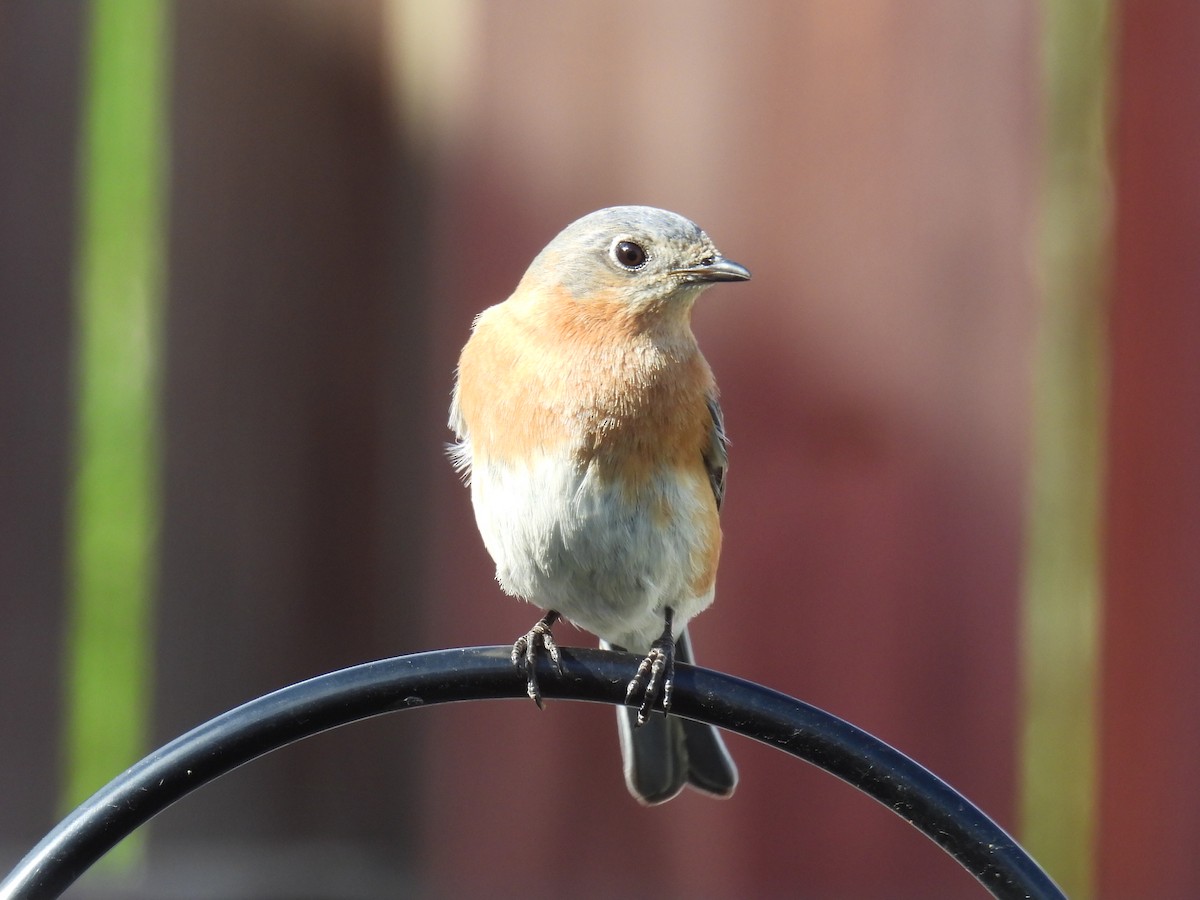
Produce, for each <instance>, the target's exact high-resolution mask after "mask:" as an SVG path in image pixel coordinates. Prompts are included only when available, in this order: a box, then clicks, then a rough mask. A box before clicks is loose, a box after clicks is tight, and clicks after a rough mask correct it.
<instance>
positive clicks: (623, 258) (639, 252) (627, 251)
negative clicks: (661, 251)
mask: <svg viewBox="0 0 1200 900" xmlns="http://www.w3.org/2000/svg"><path fill="white" fill-rule="evenodd" d="M613 255H614V256H616V258H617V262H619V263H620V264H621V265H623V266H624V267H625V268H627V269H640V268H641V267H642V266H644V265H645V264H646V251H645V250H643V249H642V247H641V245H640V244H635V243H634V242H633V241H621V242H620V243H618V244H617V246H615V247H613Z"/></svg>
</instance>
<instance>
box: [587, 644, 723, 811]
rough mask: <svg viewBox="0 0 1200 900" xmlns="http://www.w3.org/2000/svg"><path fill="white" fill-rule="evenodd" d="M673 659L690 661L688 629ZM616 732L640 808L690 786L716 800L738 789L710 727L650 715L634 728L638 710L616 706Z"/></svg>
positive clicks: (720, 743)
mask: <svg viewBox="0 0 1200 900" xmlns="http://www.w3.org/2000/svg"><path fill="white" fill-rule="evenodd" d="M603 646H606V647H613V649H620V648H617V647H614V646H613V645H611V644H607V643H603ZM675 658H676V659H677V660H678V661H679V662H685V663H690V662H692V646H691V641H690V640H689V638H688V634H687V630H686V629H685V630H684V631H683V632H681V633H680V635H679V637H678V638H677V639H676V641H675ZM617 733H618V735H619V736H620V739H621V757H622V759H623V760H624V764H625V784H626V785H627V786H628V788H629V792H630V793H631V794H633V796H634V798H635V799H636V800H637V801H638V802H639V803H643V804H645V805H647V806H652V805H654V804H656V803H665V802H666V801H668V800H670V799H671V798H672V797H674V796H675V795H676V794H678V793H679V792H680V791H681V790H683V788H684V786H685V785H689V784H690V785H691V786H692V787H693V788H695V789H697V790H700V791H703V792H704V793H706V794H712V795H713V796H715V797H728V796H729V795H731V794H732V793H733V789H734V788H735V787H737V780H738V774H737V766H735V765H734V763H733V758H732V757H731V756H730V755H729V751H728V750H727V749H726V748H725V742H724V741H723V740H721V735H720V733H719V732H718V731H717V729H716V728H714V727H713V726H711V725H704V724H702V723H700V722H693V721H692V720H691V719H681V718H679V717H678V716H664V715H662V714H661V713H654V714H652V715H651V716H650V718H649V719H647V720H646V723H645V724H644V725H642V726H641V727H638V725H637V710H635V709H630V708H628V707H623V706H622V707H617Z"/></svg>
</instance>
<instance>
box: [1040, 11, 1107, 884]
mask: <svg viewBox="0 0 1200 900" xmlns="http://www.w3.org/2000/svg"><path fill="white" fill-rule="evenodd" d="M1110 15H1111V13H1110V9H1109V4H1108V3H1106V2H1096V3H1075V2H1073V0H1051V2H1049V3H1048V4H1046V6H1045V7H1044V22H1043V24H1044V31H1043V35H1044V36H1043V83H1044V85H1045V98H1046V105H1045V109H1046V168H1045V177H1044V181H1043V209H1042V221H1041V234H1040V248H1039V249H1040V268H1041V283H1042V289H1043V307H1042V317H1041V323H1040V334H1039V336H1038V357H1037V370H1036V397H1035V403H1034V463H1033V472H1032V494H1031V504H1030V518H1029V528H1028V546H1027V553H1026V559H1027V564H1026V573H1025V585H1024V595H1025V596H1024V600H1025V603H1024V610H1023V623H1022V624H1023V636H1024V683H1025V698H1024V705H1025V708H1024V715H1023V721H1024V733H1023V735H1022V747H1021V770H1022V771H1021V785H1020V791H1021V794H1020V798H1019V800H1020V802H1019V808H1020V837H1021V841H1022V843H1023V844H1024V846H1025V847H1026V849H1027V850H1029V852H1030V853H1031V854H1032V855H1033V856H1034V858H1036V859H1037V860H1038V861H1039V862H1040V863H1041V864H1042V865H1043V867H1045V869H1046V870H1047V871H1048V872H1049V873H1050V874H1051V876H1053V877H1054V878H1055V879H1056V880H1057V881H1058V882H1059V884H1060V885H1061V886H1062V888H1063V889H1064V890H1065V891H1066V893H1067V895H1068V896H1070V897H1074V898H1079V900H1084V898H1088V897H1091V896H1094V894H1095V884H1094V869H1095V835H1096V777H1097V758H1096V756H1097V750H1096V747H1097V720H1096V715H1097V713H1096V710H1097V702H1098V701H1097V692H1098V687H1097V678H1098V672H1097V652H1098V646H1099V631H1100V625H1101V602H1102V600H1101V580H1100V549H1099V548H1100V524H1101V514H1102V513H1101V510H1102V507H1101V479H1102V473H1103V454H1102V446H1103V432H1104V420H1103V405H1104V396H1105V371H1106V368H1105V365H1104V346H1105V345H1104V322H1105V304H1104V299H1105V289H1106V285H1107V274H1108V273H1107V270H1106V261H1107V259H1108V249H1109V240H1110V231H1111V198H1110V193H1111V188H1110V175H1109V170H1108V157H1107V138H1108V131H1107V129H1108V96H1109V79H1110V71H1111V66H1112V59H1111V41H1110V34H1109V28H1110Z"/></svg>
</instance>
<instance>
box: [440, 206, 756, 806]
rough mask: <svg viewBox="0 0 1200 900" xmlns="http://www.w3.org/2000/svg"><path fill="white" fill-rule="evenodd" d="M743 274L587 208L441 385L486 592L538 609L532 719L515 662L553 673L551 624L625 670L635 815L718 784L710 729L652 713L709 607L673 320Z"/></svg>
mask: <svg viewBox="0 0 1200 900" xmlns="http://www.w3.org/2000/svg"><path fill="white" fill-rule="evenodd" d="M749 278H750V272H749V270H747V269H746V268H745V267H744V266H742V265H740V264H738V263H736V262H733V261H732V260H729V259H726V258H725V257H724V256H722V255H721V253H720V252H719V251H718V250H717V248H716V246H715V245H714V244H713V242H712V240H711V239H710V238H709V237H708V235H707V234H706V233H705V232H704V231H703V230H702V229H701V228H700V227H699V226H698V225H696V224H695V223H694V222H692V221H691V220H689V219H687V218H685V217H683V216H681V215H678V214H677V213H673V212H668V211H667V210H663V209H658V208H654V207H649V206H614V207H609V208H606V209H600V210H597V211H595V212H592V213H589V214H588V215H585V216H583V217H582V218H580V219H578V220H577V221H575V222H573V223H572V224H570V225H568V226H567V227H566V228H565V229H563V230H562V231H561V232H560V233H559V234H558V235H557V236H556V237H554V238H553V239H552V240H551V241H550V243H549V244H547V245H546V247H545V248H544V249H543V250H542V251H541V252H540V253H538V254H537V256H536V257H535V258H534V259H533V261H532V263H531V264H530V265H529V267H528V269H527V270H526V271H525V274H524V275H523V276H522V278H521V279H520V281H519V283H518V284H517V287H516V289H515V291H514V292H513V293H512V294H511V295H510V296H509V297H508V299H506V300H504V301H503V302H501V303H498V304H496V305H494V306H491V307H489V308H487V309H485V310H484V311H483V312H481V313H480V314H479V315H478V316H476V318H475V320H474V324H473V326H472V328H471V333H470V337H469V339H468V341H467V343H466V345H465V346H464V347H463V350H462V353H461V355H460V357H459V360H458V366H457V369H456V373H455V380H454V388H453V392H452V397H451V404H450V422H449V426H450V429H451V430H452V431H453V432H454V434H455V440H454V441H453V442H452V443H450V444H449V445H448V452H449V454H450V458H451V461H452V462H453V464H454V465H455V467H456V468H457V470H458V471H459V472H460V474H461V475H462V476H463V479H464V481H465V482H466V483H467V484H468V485H469V487H470V492H471V501H472V506H473V508H474V513H475V522H476V524H477V526H478V528H479V532H480V534H481V536H482V538H483V543H484V545H485V546H486V548H487V550H488V552H489V554H490V555H491V557H492V559H493V561H494V562H495V565H496V579H497V581H498V582H499V585H500V587H501V589H502V590H503V591H504V592H505V593H507V594H510V595H512V596H514V597H517V598H520V599H524V600H526V601H528V602H530V603H532V604H534V605H535V606H537V607H539V608H540V609H541V610H543V611H544V612H545V615H544V616H543V617H542V618H541V619H540V620H539V621H538V622H537V623H536V624H535V625H534V626H533V628H531V629H530V630H529V632H527V633H526V634H524V635H522V636H521V637H520V638H518V639H517V640H516V641H515V642H514V644H513V650H512V661H513V664H514V665H515V666H516V667H517V668H518V669H520V670H521V671H522V672H523V674H524V675H525V677H526V680H527V692H528V694H529V696H530V697H531V698H532V699H533V700H534V701H535V702H536V703H537V705H538V706H539V707H541V706H542V694H541V689H540V687H539V685H538V679H537V676H536V674H535V663H536V660H537V657H538V655H539V654H541V653H544V654H546V655H547V656H548V657H549V658H550V661H551V662H552V663H553V665H554V666H555V667H556V668H557V669H558V672H559V673H560V674H561V654H560V651H559V649H558V645H557V643H556V642H555V640H554V636H553V634H552V630H551V629H552V627H553V626H554V624H555V623H556V622H558V621H559V620H560V619H566V620H568V621H569V622H570V623H572V624H574V625H575V626H577V627H579V628H582V629H583V630H585V631H589V632H591V633H592V634H594V635H596V636H598V637H599V638H600V643H601V646H602V647H606V648H610V649H615V650H625V651H628V652H631V653H634V654H638V655H641V656H642V657H643V659H642V662H641V664H640V665H639V667H638V669H637V672H636V675H635V677H634V678H633V679H631V681H630V682H629V684H628V688H627V694H626V706H624V707H618V708H617V723H618V734H619V739H620V748H621V754H622V758H623V768H624V775H625V782H626V786H627V787H628V789H629V791H630V793H631V794H632V795H633V796H634V798H635V799H637V800H638V801H639V802H640V803H642V804H644V805H648V806H649V805H654V804H658V803H663V802H665V801H667V800H670V799H671V798H672V797H674V796H676V795H677V794H678V793H679V792H680V791H681V790H682V789H683V788H684V787H685V786H689V785H690V786H691V787H693V788H695V789H698V790H700V791H702V792H704V793H707V794H710V795H713V796H718V797H725V796H729V795H731V794H732V793H733V790H734V788H735V787H736V785H737V779H738V774H737V768H736V766H735V764H734V762H733V759H732V757H731V756H730V754H729V752H728V750H727V748H726V747H725V744H724V742H723V741H722V739H721V737H720V734H719V733H718V732H717V730H716V729H715V728H713V727H712V726H709V725H703V724H700V723H696V722H692V721H690V720H686V719H681V718H679V717H677V716H669V715H667V713H668V712H669V710H670V704H671V692H672V687H673V682H674V666H675V661H676V660H677V659H678V660H680V661H683V662H688V663H690V662H692V661H693V653H692V646H691V640H690V637H689V634H688V624H689V623H690V622H691V620H692V619H693V618H694V617H695V616H696V615H697V614H698V613H700V612H701V611H703V610H704V609H706V608H707V607H708V606H709V605H710V604H711V603H712V601H713V596H714V584H715V579H716V571H717V562H718V557H719V554H720V550H721V526H720V521H719V512H720V508H721V503H722V500H723V498H724V495H725V474H726V469H727V468H728V439H727V437H726V434H725V425H724V419H723V416H722V411H721V406H720V403H719V402H718V395H717V387H716V382H715V380H714V376H713V373H712V370H711V368H710V367H709V365H708V362H707V361H706V360H705V358H704V356H703V355H702V354H701V352H700V349H699V347H698V345H697V342H696V338H695V335H694V334H693V332H692V329H691V315H692V307H693V304H694V303H695V300H696V298H697V297H699V296H700V294H701V293H702V292H703V291H705V290H706V289H708V288H710V287H712V286H713V285H714V284H717V283H719V282H742V281H747V280H749ZM656 704H657V706H656ZM635 707H636V708H635Z"/></svg>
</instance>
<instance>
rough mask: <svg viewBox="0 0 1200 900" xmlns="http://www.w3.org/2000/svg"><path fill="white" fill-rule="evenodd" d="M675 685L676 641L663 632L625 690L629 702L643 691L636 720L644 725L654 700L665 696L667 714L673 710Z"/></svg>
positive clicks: (663, 699) (664, 702)
mask: <svg viewBox="0 0 1200 900" xmlns="http://www.w3.org/2000/svg"><path fill="white" fill-rule="evenodd" d="M674 688H675V642H674V641H673V640H671V638H670V637H668V636H666V635H664V636H663V637H661V638H659V639H658V640H657V641H655V642H654V643H653V644H651V645H650V652H649V653H647V654H646V658H645V659H643V660H642V662H641V665H639V666H638V670H637V674H635V675H634V676H633V680H632V681H630V682H629V689H628V690H627V691H626V692H625V699H626V700H627V701H629V700H632V699H634V698H635V697H636V696H637V695H638V692H639V691H640V692H642V703H641V705H640V706H639V707H638V716H637V723H638V725H645V724H646V719H647V718H649V716H650V711H651V710H652V709H653V708H654V702H655V701H656V700H657V699H658V698H659V697H660V696H661V697H662V711H663V713H664V714H666V713H668V712H670V710H671V691H672V690H674Z"/></svg>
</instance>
